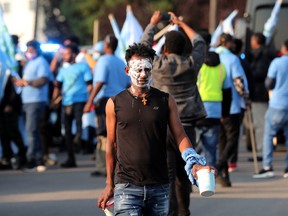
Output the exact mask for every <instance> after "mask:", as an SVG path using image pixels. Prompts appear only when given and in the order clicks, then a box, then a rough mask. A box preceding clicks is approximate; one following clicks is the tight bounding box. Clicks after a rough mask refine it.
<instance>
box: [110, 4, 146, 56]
mask: <svg viewBox="0 0 288 216" xmlns="http://www.w3.org/2000/svg"><path fill="white" fill-rule="evenodd" d="M108 17H109V20H110V24H111V26H112V29H113V32H114V34H115V36H116V37H117V39H118V47H117V49H116V52H115V54H116V55H117V56H119V57H120V58H121V59H122V60H123V61H125V52H126V49H127V48H128V47H129V45H131V44H133V43H138V42H140V40H141V37H142V34H143V29H142V27H141V25H140V24H139V22H138V21H137V19H136V17H135V16H134V14H133V12H132V9H131V6H130V5H128V6H127V10H126V19H125V21H124V24H123V27H122V30H121V32H120V29H119V26H118V24H117V22H116V20H115V18H114V16H113V15H112V14H110V15H109V16H108Z"/></svg>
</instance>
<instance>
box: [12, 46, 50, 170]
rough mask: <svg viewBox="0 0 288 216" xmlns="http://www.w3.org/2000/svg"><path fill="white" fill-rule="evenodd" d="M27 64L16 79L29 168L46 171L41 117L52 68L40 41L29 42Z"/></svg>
mask: <svg viewBox="0 0 288 216" xmlns="http://www.w3.org/2000/svg"><path fill="white" fill-rule="evenodd" d="M25 55H26V58H27V60H28V62H27V64H26V65H25V67H24V69H23V78H22V79H18V80H17V81H16V85H17V86H21V87H23V88H22V94H21V97H22V103H23V110H24V113H25V119H26V122H25V129H26V134H27V140H28V151H27V160H28V163H27V167H26V168H27V169H33V170H34V169H35V170H37V171H40V172H41V171H45V169H46V168H45V166H44V161H43V149H42V143H41V139H40V131H39V125H40V118H41V114H42V112H43V111H44V109H45V106H46V105H47V103H48V82H49V77H50V68H49V64H48V62H47V61H46V59H45V58H44V57H43V56H42V54H41V49H40V43H39V42H38V41H36V40H31V41H29V42H28V43H27V51H26V54H25Z"/></svg>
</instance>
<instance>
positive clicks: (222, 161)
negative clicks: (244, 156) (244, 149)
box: [218, 114, 241, 169]
mask: <svg viewBox="0 0 288 216" xmlns="http://www.w3.org/2000/svg"><path fill="white" fill-rule="evenodd" d="M240 125H241V114H233V115H230V116H229V117H226V118H224V119H223V120H222V121H221V130H220V136H219V160H218V164H219V166H220V168H221V167H223V166H224V167H225V169H226V168H227V167H228V160H229V158H231V156H232V155H233V153H235V152H237V153H238V151H237V150H238V144H239V134H240ZM234 157H237V156H235V155H234Z"/></svg>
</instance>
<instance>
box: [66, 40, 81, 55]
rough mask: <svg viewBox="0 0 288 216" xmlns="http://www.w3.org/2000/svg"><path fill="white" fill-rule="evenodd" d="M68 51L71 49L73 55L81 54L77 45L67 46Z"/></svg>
mask: <svg viewBox="0 0 288 216" xmlns="http://www.w3.org/2000/svg"><path fill="white" fill-rule="evenodd" d="M65 48H66V49H70V50H71V52H72V53H74V54H76V55H78V53H79V48H78V46H77V45H76V44H74V43H71V44H68V45H66V46H65Z"/></svg>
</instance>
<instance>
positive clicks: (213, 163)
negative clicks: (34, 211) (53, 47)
mask: <svg viewBox="0 0 288 216" xmlns="http://www.w3.org/2000/svg"><path fill="white" fill-rule="evenodd" d="M169 15H170V16H171V17H172V18H171V22H172V23H173V24H175V25H178V26H179V28H180V30H179V31H169V32H167V33H166V34H165V36H164V37H165V43H164V46H163V50H162V53H161V54H160V55H159V56H156V55H155V51H154V50H153V49H152V45H153V43H154V41H153V37H154V35H155V34H156V33H157V30H158V29H157V24H158V23H159V22H161V19H162V16H163V14H161V12H160V11H155V12H154V13H153V15H152V17H151V19H150V23H149V24H148V25H147V27H146V29H145V31H144V33H143V36H142V39H141V41H140V42H139V43H135V44H133V45H130V46H129V47H128V49H127V50H126V56H125V59H126V64H125V62H124V61H123V60H122V59H120V58H119V57H117V56H116V55H115V51H116V48H117V44H118V40H117V38H116V37H115V36H114V35H113V34H109V35H107V36H106V37H105V38H104V39H103V41H101V42H100V43H97V44H96V45H97V46H95V49H94V52H95V56H96V58H97V59H96V58H94V59H93V58H92V56H91V55H90V54H88V53H87V52H85V51H83V50H82V51H79V40H78V38H77V37H74V36H73V37H68V38H67V39H66V40H65V41H64V43H63V47H61V48H60V49H59V51H58V52H57V53H56V54H55V56H54V58H53V59H52V61H51V62H50V65H49V63H48V61H47V60H46V59H45V58H44V57H43V54H42V51H41V48H40V43H39V42H38V41H36V40H31V41H29V42H28V43H27V51H26V52H25V59H26V60H25V64H23V62H19V71H18V74H19V77H20V78H19V77H15V76H14V75H13V74H12V73H8V72H7V71H8V70H6V69H5V68H3V67H2V68H1V76H0V78H1V79H0V82H1V94H0V96H1V97H0V100H1V104H0V120H1V121H0V138H1V146H2V158H1V163H0V169H12V168H16V169H23V170H27V171H37V172H43V171H45V170H46V168H47V165H48V164H49V163H48V162H49V160H50V162H51V158H49V147H50V146H49V144H50V143H51V134H49V132H48V131H47V124H48V122H49V121H51V118H50V114H51V110H57V112H58V115H59V118H58V121H59V122H60V127H59V128H58V130H60V131H61V130H64V133H63V137H64V139H63V140H64V143H65V150H66V152H67V159H66V161H63V163H61V164H60V165H61V167H63V168H74V167H77V158H76V153H78V152H79V151H81V150H83V148H84V147H83V140H82V131H83V129H82V117H83V115H84V114H85V113H89V112H95V116H96V118H95V121H96V123H95V125H96V128H95V130H96V131H95V136H96V137H97V144H96V148H95V149H94V150H95V153H96V154H95V155H96V157H95V158H96V170H95V171H94V172H93V173H91V176H100V175H102V176H106V177H107V181H106V187H105V189H104V191H103V193H102V195H101V196H100V197H99V199H98V206H99V207H100V208H105V205H106V202H107V201H108V200H109V199H110V198H111V197H112V196H114V199H115V213H118V214H125V213H127V212H130V213H131V212H135V215H141V214H143V215H171V216H172V215H190V212H189V202H190V193H191V192H192V185H191V184H196V182H195V179H196V178H197V176H196V172H197V171H198V170H200V169H209V170H210V169H215V170H217V172H218V175H217V180H218V182H219V183H220V184H221V185H222V186H223V187H231V186H232V183H231V180H230V177H229V175H230V172H232V171H234V170H235V169H237V160H238V147H239V136H240V134H241V126H242V125H243V126H244V127H243V128H244V129H246V130H249V127H253V130H254V133H255V137H256V143H257V153H258V160H263V169H261V170H260V172H259V173H256V174H255V175H254V177H255V178H267V177H272V176H274V172H273V166H272V160H273V140H274V139H275V137H276V136H277V133H278V132H279V130H283V131H284V137H288V104H287V103H288V90H287V89H288V77H287V69H288V59H287V55H288V41H285V42H283V45H282V47H281V55H282V56H281V57H278V56H277V54H276V52H275V51H273V50H272V49H271V48H270V47H269V46H267V45H265V36H263V34H262V33H254V34H252V36H251V40H250V47H251V50H250V52H249V53H246V57H247V58H245V59H243V58H241V56H240V53H241V52H242V50H243V43H242V41H241V40H239V39H236V38H233V36H231V35H229V34H226V33H223V34H221V36H220V37H219V44H218V46H217V47H210V46H209V44H210V41H209V39H210V38H211V37H210V36H209V35H207V34H206V35H204V34H203V33H197V32H196V31H195V30H194V29H193V28H191V27H190V26H188V25H187V24H186V23H185V22H183V21H181V20H179V19H178V18H177V16H175V14H174V13H171V12H170V13H169ZM204 38H205V40H204ZM16 46H17V40H15V47H16ZM15 50H16V49H15ZM95 56H94V57H95ZM18 88H20V89H21V91H18ZM246 109H251V110H252V113H253V122H254V125H251V124H245V123H244V122H245V120H246V118H247V117H246V112H245V110H246ZM19 116H24V119H25V134H26V136H27V143H26V144H25V143H24V141H23V137H22V135H21V133H20V130H19V123H18V122H19ZM74 120H75V123H76V124H75V125H76V132H75V134H74V133H73V132H72V123H73V121H74ZM242 123H243V124H242ZM61 125H62V126H61ZM59 133H60V134H61V132H59ZM246 134H247V140H246V142H247V150H251V147H250V137H249V133H248V132H246ZM12 142H13V143H15V144H16V146H17V151H16V152H14V151H13V149H12V147H11V146H12V145H11V144H12ZM286 147H287V149H288V139H286ZM90 150H91V146H90ZM94 150H93V151H94ZM93 151H90V153H92V152H93ZM287 152H288V150H287ZM283 176H284V177H285V178H287V177H288V153H287V157H286V169H285V171H284V175H283ZM124 192H125V193H129V196H127V197H126V196H125V198H124V199H123V197H122V196H121V194H123V193H124ZM130 195H131V196H130ZM163 197H169V199H163ZM143 200H144V202H143ZM156 204H157V208H155V207H154V206H155V205H156ZM135 206H137V208H135ZM168 206H169V208H168Z"/></svg>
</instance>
